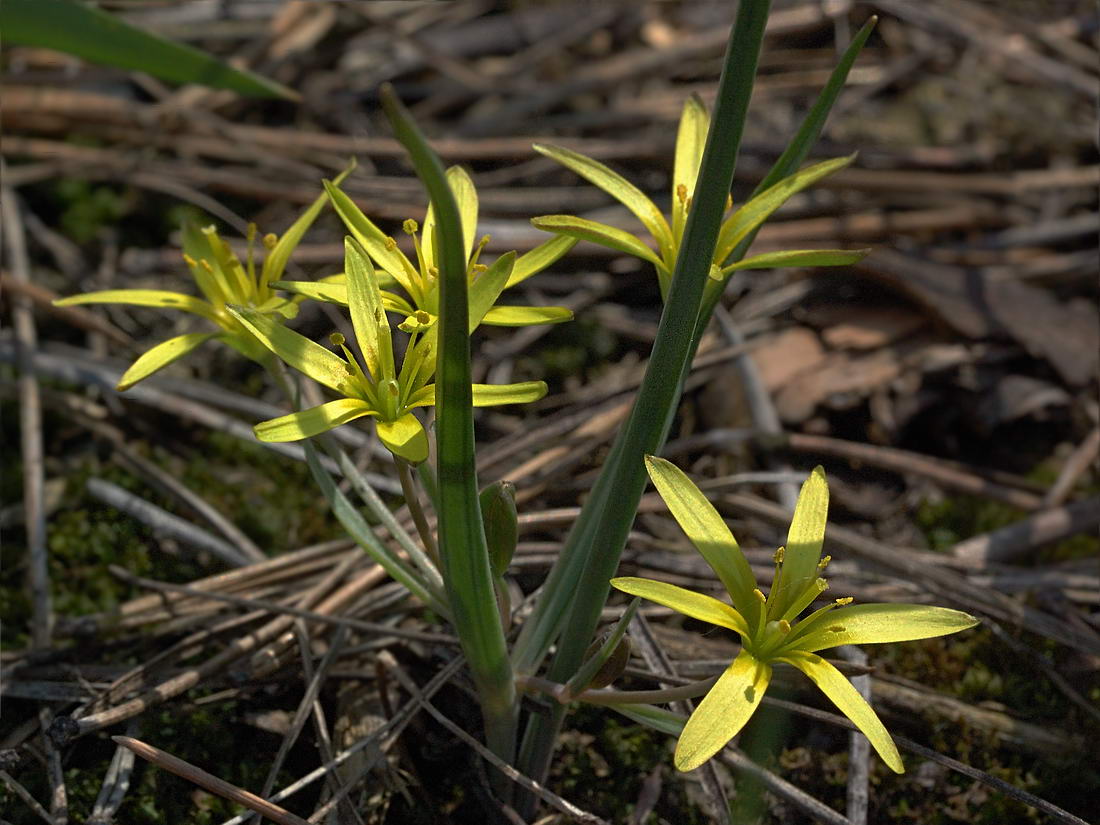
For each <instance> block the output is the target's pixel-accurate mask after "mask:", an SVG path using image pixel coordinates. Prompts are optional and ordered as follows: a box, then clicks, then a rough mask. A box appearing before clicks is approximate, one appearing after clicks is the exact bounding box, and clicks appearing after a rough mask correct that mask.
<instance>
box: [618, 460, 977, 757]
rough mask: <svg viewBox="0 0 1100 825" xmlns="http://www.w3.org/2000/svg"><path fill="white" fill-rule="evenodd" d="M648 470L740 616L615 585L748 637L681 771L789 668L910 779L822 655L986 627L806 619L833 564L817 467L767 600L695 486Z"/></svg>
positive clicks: (854, 613)
mask: <svg viewBox="0 0 1100 825" xmlns="http://www.w3.org/2000/svg"><path fill="white" fill-rule="evenodd" d="M646 466H647V468H648V470H649V476H650V478H651V479H652V480H653V483H654V485H655V486H656V487H657V490H658V491H659V492H660V494H661V497H662V498H663V499H664V500H665V503H666V504H667V505H668V508H669V510H671V512H672V515H673V517H675V519H676V521H677V522H679V524H680V526H681V527H682V528H683V530H684V532H685V533H687V536H688V538H689V539H691V542H692V544H694V545H695V547H696V549H698V550H699V552H700V553H701V554H702V556H703V558H704V559H706V561H707V563H708V564H709V565H710V566H711V568H712V569H713V570H714V572H715V573H716V574H717V576H718V578H719V579H720V580H721V582H722V584H723V585H724V586H725V588H726V591H727V592H728V593H729V596H730V601H731V603H732V607H731V606H730V605H728V604H726V603H725V602H722V601H719V600H718V599H715V598H712V597H710V596H706V595H704V594H702V593H694V592H692V591H690V590H685V589H683V588H681V587H676V586H675V585H671V584H667V583H665V582H659V581H652V580H650V579H639V578H632V577H624V578H617V579H612V580H611V584H612V585H614V586H615V587H616V588H618V589H619V590H622V591H623V592H625V593H629V594H631V595H633V596H642V597H644V598H647V599H650V600H652V601H655V602H657V603H659V604H663V605H665V606H666V607H671V608H673V609H674V610H678V611H680V612H681V613H683V614H685V615H687V616H690V617H692V618H694V619H699V620H701V621H704V622H710V623H711V624H715V625H718V626H719V627H725V628H728V629H730V630H732V631H733V632H735V633H737V634H738V635H739V636H740V637H741V652H740V653H739V654H738V655H737V657H736V658H735V659H734V660H733V662H732V663H731V664H730V666H729V667H728V668H726V670H725V672H724V673H723V674H722V675H721V677H719V679H718V681H717V682H716V683H715V685H714V687H712V688H711V690H710V692H709V693H708V694H707V695H706V696H705V697H704V698H703V700H702V701H701V702H700V703H699V706H698V707H697V708H696V709H695V712H694V713H692V715H691V717H690V718H689V719H688V721H687V724H686V725H685V726H684V729H683V732H682V733H681V734H680V740H679V742H678V743H677V745H676V755H675V762H676V767H677V768H679V769H680V770H682V771H689V770H692V769H694V768H697V767H699V766H700V765H702V764H703V763H704V762H706V761H707V760H708V759H710V758H711V757H712V756H713V755H714V754H715V753H717V752H718V751H720V750H721V749H722V748H723V747H724V746H725V745H726V743H728V742H729V741H730V739H732V738H733V737H734V736H735V735H736V734H737V733H738V731H740V730H741V728H742V727H743V726H744V725H745V723H746V722H748V720H749V718H750V717H751V716H752V714H753V712H754V711H755V710H756V708H757V706H758V705H759V704H760V700H761V699H762V698H763V696H764V691H765V690H766V689H767V687H768V683H769V681H770V680H771V675H772V665H773V664H774V663H777V662H782V663H785V664H788V665H792V666H793V667H795V668H797V669H798V670H801V671H802V672H803V673H804V674H806V675H807V676H808V677H809V678H810V680H811V681H812V682H813V683H814V684H816V685H817V686H818V687H819V688H820V689H821V690H822V692H824V693H825V695H826V696H828V697H829V699H831V700H832V702H833V703H834V704H835V705H836V706H837V708H839V709H840V711H841V712H842V713H843V714H844V715H845V716H847V717H848V718H849V719H851V720H852V722H853V723H855V725H856V727H857V728H859V729H860V730H861V731H862V732H863V733H864V735H866V736H867V738H868V739H869V740H870V741H871V744H872V745H873V746H874V748H875V750H876V751H877V752H878V754H879V756H881V757H882V759H883V761H884V762H885V763H886V764H887V765H888V766H889V767H890V769H891V770H893V771H896V772H897V773H902V772H903V771H904V767H903V766H902V762H901V755H900V754H899V753H898V749H897V746H895V745H894V740H893V739H891V738H890V734H889V733H888V732H887V731H886V728H885V727H884V726H883V724H882V722H881V721H880V720H879V718H878V716H877V715H876V714H875V712H874V710H872V709H871V706H870V705H869V704H867V702H866V701H865V700H864V699H863V697H862V696H860V695H859V693H858V692H857V691H856V689H855V688H854V687H853V686H852V684H851V682H849V681H848V680H847V679H846V678H845V677H844V675H843V674H842V673H841V672H840V671H839V670H837V669H836V668H835V667H833V666H832V665H831V664H829V663H828V662H827V661H825V660H824V659H823V658H821V657H820V656H818V655H817V654H818V652H819V651H822V650H827V649H829V648H832V647H837V646H838V645H845V644H875V643H882V642H904V641H909V640H912V639H927V638H931V637H933V636H944V635H946V634H948V633H957V632H958V631H960V630H965V629H967V628H969V627H973V626H974V625H976V624H977V623H978V620H977V619H975V618H974V617H973V616H971V615H969V614H967V613H963V612H961V611H958V610H950V609H948V608H944V607H925V606H923V605H915V604H861V605H853V606H849V605H850V603H851V602H852V599H851V598H843V599H837V600H836V601H834V602H832V603H830V604H827V605H825V606H824V607H821V608H819V609H818V610H815V611H814V612H812V613H810V614H809V615H808V616H806V617H804V618H802V619H799V618H798V616H799V615H800V614H801V613H802V612H803V611H804V610H806V609H807V608H808V607H809V606H810V605H811V604H812V603H813V602H814V601H815V600H816V599H817V598H818V596H820V595H821V593H822V592H823V591H824V590H825V589H826V588H827V587H828V584H827V582H826V581H825V579H824V578H822V577H821V573H822V572H824V570H825V567H826V565H827V564H828V563H829V557H828V556H826V557H825V558H824V559H823V558H822V557H821V547H822V543H823V541H824V538H825V519H826V512H827V510H828V507H829V488H828V485H827V484H826V482H825V472H824V470H822V468H821V467H817V468H816V469H815V470H814V471H813V473H812V474H811V475H810V477H809V479H807V480H806V483H805V484H803V485H802V491H801V493H800V494H799V497H798V503H797V505H796V506H795V511H794V517H793V519H792V521H791V528H790V532H789V533H788V535H787V544H786V546H785V547H781V548H780V549H779V550H778V551H776V555H775V563H776V570H775V579H774V581H773V582H772V587H771V590H770V592H769V593H768V595H767V596H765V595H764V593H763V592H762V591H761V590H760V588H759V587H758V586H757V583H756V578H755V576H754V575H753V573H752V569H751V568H750V567H749V563H748V560H747V559H746V558H745V556H744V554H742V552H741V550H740V548H739V547H738V546H737V541H736V540H735V539H734V538H733V535H732V534H731V533H730V531H729V528H728V527H726V524H725V522H724V521H723V520H722V517H721V516H720V515H719V514H718V512H717V511H716V510H715V509H714V507H713V506H712V505H711V503H710V502H709V501H707V499H706V497H705V496H703V494H702V493H701V492H699V489H698V488H697V487H696V486H695V485H694V484H692V483H691V481H690V479H688V477H687V476H686V475H684V473H683V472H681V471H680V470H679V469H678V468H677V467H675V466H674V465H673V464H671V463H669V462H668V461H665V460H664V459H660V458H654V457H652V456H648V457H647V458H646Z"/></svg>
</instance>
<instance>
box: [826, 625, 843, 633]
mask: <svg viewBox="0 0 1100 825" xmlns="http://www.w3.org/2000/svg"><path fill="white" fill-rule="evenodd" d="M825 629H826V630H828V631H829V632H830V633H843V632H844V625H842V624H833V625H829V626H828V627H827V628H825Z"/></svg>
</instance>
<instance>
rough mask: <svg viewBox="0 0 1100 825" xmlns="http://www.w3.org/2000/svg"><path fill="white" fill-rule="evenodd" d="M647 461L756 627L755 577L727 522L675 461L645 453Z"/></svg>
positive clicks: (681, 519)
mask: <svg viewBox="0 0 1100 825" xmlns="http://www.w3.org/2000/svg"><path fill="white" fill-rule="evenodd" d="M645 464H646V469H647V470H648V471H649V477H650V478H651V479H652V480H653V485H654V486H655V487H656V488H657V492H659V493H660V494H661V498H662V499H664V502H665V504H666V505H668V509H669V512H671V513H672V516H673V518H675V519H676V522H677V523H678V524H679V525H680V527H681V528H683V531H684V532H685V533H686V534H687V537H688V538H689V539H690V540H691V543H692V544H694V545H695V547H696V549H697V550H698V551H699V553H700V554H701V555H702V556H703V558H704V559H706V561H707V564H709V565H710V567H711V569H712V570H713V571H714V572H715V574H717V576H718V578H719V580H720V581H721V582H722V584H723V586H724V587H725V588H726V590H727V592H729V594H730V600H731V601H732V602H733V606H734V608H735V609H736V610H737V612H738V613H740V614H741V615H742V616H744V617H745V619H746V620H747V621H748V623H749V625H750V626H754V627H755V625H756V619H757V617H758V616H759V615H760V602H759V601H757V598H756V596H755V595H753V592H752V591H753V590H754V589H755V588H756V577H755V576H753V574H752V568H750V567H749V563H748V560H746V559H745V556H744V554H743V553H742V552H741V549H740V548H739V547H738V546H737V540H736V539H735V538H734V537H733V533H731V532H730V529H729V528H728V527H727V526H726V523H725V521H723V520H722V517H721V516H720V515H719V514H718V511H717V510H715V509H714V505H713V504H711V503H710V502H709V501H708V500H707V498H706V496H704V495H703V494H702V493H701V492H700V491H699V488H698V487H696V486H695V485H694V484H692V483H691V479H689V478H688V477H687V476H686V475H685V474H684V472H683V471H682V470H681V469H680V468H679V467H677V466H676V465H675V464H673V463H672V462H670V461H666V460H665V459H663V458H657V457H655V456H646V458H645Z"/></svg>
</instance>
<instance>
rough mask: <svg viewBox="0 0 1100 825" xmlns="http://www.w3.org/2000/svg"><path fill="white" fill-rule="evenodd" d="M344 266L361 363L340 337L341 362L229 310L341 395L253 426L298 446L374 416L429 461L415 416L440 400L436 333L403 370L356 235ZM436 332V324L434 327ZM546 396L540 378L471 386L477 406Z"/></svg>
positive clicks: (420, 341)
mask: <svg viewBox="0 0 1100 825" xmlns="http://www.w3.org/2000/svg"><path fill="white" fill-rule="evenodd" d="M344 268H345V272H346V275H347V284H346V290H347V299H348V306H349V308H350V310H351V325H352V328H353V329H354V330H355V338H356V340H357V341H358V343H359V348H360V350H361V352H362V353H363V364H360V363H359V360H358V359H357V358H356V357H355V355H354V354H353V353H352V352H351V350H350V349H349V348H348V347H347V345H346V343H345V341H344V337H343V336H342V335H334V336H332V339H331V340H332V343H333V344H334V345H336V346H337V347H339V348H340V350H341V352H342V353H343V357H341V356H339V355H337V354H335V353H333V352H330V351H329V350H327V349H325V348H324V347H322V346H321V345H320V344H316V343H314V342H313V341H311V340H309V339H308V338H306V337H305V336H303V335H299V334H298V333H297V332H294V331H292V330H290V329H288V328H287V327H286V326H284V325H283V324H281V323H279V322H278V321H277V320H275V319H274V318H272V317H271V315H270V314H265V313H263V312H260V311H259V310H257V309H248V308H244V307H229V308H228V311H229V313H230V314H231V315H232V316H233V317H234V318H235V319H236V320H237V321H239V322H240V323H241V324H242V326H243V327H244V328H246V329H247V330H248V332H249V333H250V334H251V335H253V336H254V337H255V339H256V340H258V341H259V342H260V343H262V344H263V345H264V346H265V347H267V348H268V349H269V350H271V352H273V353H274V354H275V355H277V356H279V357H280V358H282V359H283V360H284V361H285V362H286V363H287V364H289V365H290V366H292V367H294V368H295V369H297V370H299V371H300V372H303V373H305V374H306V375H308V376H309V377H310V378H312V379H314V380H315V381H317V382H318V383H320V384H323V385H325V386H326V387H328V388H330V389H332V390H335V391H336V392H337V393H339V394H340V395H341V396H343V397H342V398H339V399H337V400H336V401H329V402H327V403H325V404H321V405H319V406H317V407H313V408H311V409H308V410H303V411H301V412H295V413H290V414H289V415H284V416H280V417H279V418H273V419H271V420H269V421H263V422H261V423H259V424H257V425H256V426H255V427H254V431H255V433H256V437H257V438H258V439H260V440H261V441H297V440H298V439H302V438H309V437H310V436H314V435H318V434H319V433H323V432H325V431H327V430H331V429H332V428H333V427H338V426H340V425H341V424H346V423H347V422H349V421H354V420H355V419H357V418H362V417H364V416H370V417H371V418H374V419H375V422H376V424H377V427H378V437H379V439H381V441H382V443H383V444H384V445H385V446H386V447H387V448H388V449H389V450H390V452H392V453H393V454H394V455H396V456H400V457H401V458H403V459H405V460H406V461H409V462H412V463H414V464H416V463H419V462H421V461H423V460H424V459H425V458H427V457H428V437H427V434H426V433H425V432H424V428H423V426H422V425H421V424H420V422H419V421H418V420H417V418H416V416H415V415H414V414H413V413H412V412H411V411H412V410H413V409H415V408H416V407H423V406H427V405H431V404H434V403H435V384H431V383H428V382H429V381H430V380H431V378H432V376H433V375H434V374H435V352H434V348H435V345H434V336H427V335H425V336H421V335H420V333H419V331H418V330H413V332H412V337H411V338H410V340H409V344H408V347H407V348H406V350H405V356H404V359H403V361H402V363H401V369H400V371H398V370H397V368H396V365H395V362H394V353H393V338H392V332H391V330H390V326H389V321H388V319H387V318H386V309H387V308H388V307H387V306H386V304H385V302H384V300H383V297H382V292H381V290H380V289H379V286H378V274H377V272H376V271H375V269H374V266H373V264H372V263H371V260H370V258H369V257H368V256H367V254H366V252H364V251H363V249H362V247H360V246H359V244H358V242H357V241H356V240H355V239H353V238H345V242H344ZM432 329H433V330H434V327H433V328H432ZM545 394H546V384H544V383H543V382H542V381H528V382H525V383H520V384H499V385H497V384H474V385H473V403H474V406H475V407H484V406H490V405H497V404H515V403H524V402H528V401H537V400H538V399H540V398H542V397H543V396H544V395H545Z"/></svg>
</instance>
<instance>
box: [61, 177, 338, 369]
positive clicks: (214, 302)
mask: <svg viewBox="0 0 1100 825" xmlns="http://www.w3.org/2000/svg"><path fill="white" fill-rule="evenodd" d="M350 171H351V169H348V170H347V171H346V172H344V173H343V174H342V175H341V176H340V178H338V179H339V180H342V179H343V177H344V176H345V175H347V173H348V172H350ZM325 200H326V197H325V196H324V195H321V196H320V197H318V198H317V199H316V200H315V201H314V202H313V203H312V204H311V205H310V206H309V208H308V209H306V210H305V211H304V212H303V213H302V214H301V215H300V216H299V217H298V219H297V220H296V221H295V222H294V223H293V224H292V225H291V227H290V228H289V229H288V230H287V231H286V233H284V234H283V236H282V237H281V238H278V237H276V236H275V235H273V234H269V235H265V236H264V237H263V241H262V242H263V245H264V247H265V248H266V249H267V255H266V257H265V258H264V262H263V265H262V266H261V267H260V268H259V271H257V267H256V265H255V262H254V260H253V253H252V250H253V246H254V243H255V240H256V227H255V225H254V224H249V227H248V255H247V258H246V263H245V264H244V265H242V264H241V261H240V259H238V258H237V256H236V254H235V253H234V252H233V250H232V249H230V247H229V244H227V243H226V242H225V241H224V240H223V239H222V238H221V237H220V236H219V235H218V232H217V230H216V229H215V228H214V227H213V226H206V227H203V228H201V229H200V228H198V227H196V226H195V225H194V224H192V223H190V222H188V223H185V224H184V226H183V252H184V254H183V259H184V261H185V262H186V263H187V266H188V268H189V269H190V271H191V276H192V277H193V278H194V279H195V284H196V285H197V286H198V288H199V292H201V293H202V295H203V296H204V298H205V300H204V299H203V298H196V297H195V296H193V295H187V294H185V293H182V292H171V291H168V290H161V289H108V290H102V291H100V292H86V293H84V294H82V295H72V296H70V297H68V298H61V299H59V300H57V301H54V304H56V305H57V306H72V305H74V304H129V305H130V306H146V307H164V308H167V309H178V310H181V311H183V312H190V313H192V314H194V315H199V316H201V317H203V318H205V319H206V320H207V321H210V322H211V323H212V324H213V325H214V326H216V327H217V328H218V329H217V331H216V332H191V333H187V334H186V335H178V336H176V337H175V338H169V339H168V340H167V341H162V342H161V343H159V344H157V345H156V346H154V347H152V348H151V349H149V350H148V351H147V352H145V353H143V354H142V355H141V356H140V357H139V358H138V359H137V360H136V361H135V362H134V363H133V364H131V365H130V367H129V368H128V369H127V370H126V372H125V373H123V375H122V378H121V379H120V380H119V382H118V389H119V391H122V390H126V389H129V388H130V387H132V386H133V385H134V384H136V383H137V382H138V381H141V380H142V379H145V378H148V377H149V376H150V375H152V374H153V373H154V372H156V371H157V370H160V369H163V368H164V367H166V366H168V365H169V364H171V363H172V362H173V361H176V360H178V359H180V358H182V357H184V356H185V355H187V354H188V353H190V352H191V351H192V350H194V349H195V348H197V347H199V346H200V345H202V344H204V343H205V342H206V341H209V340H211V339H212V338H216V339H218V340H220V341H223V342H224V343H226V344H229V345H230V346H231V347H233V348H234V349H236V350H237V351H238V352H240V353H241V354H242V355H244V356H246V357H248V358H251V359H252V360H254V361H262V359H263V358H265V357H266V350H265V348H264V347H262V346H261V345H260V344H259V342H258V341H257V340H256V339H255V338H254V337H253V336H252V334H251V333H250V332H249V331H248V330H247V329H246V328H245V327H243V326H241V324H240V323H239V322H238V321H237V319H236V318H235V317H234V316H233V315H232V313H230V312H229V311H228V309H227V306H228V305H234V306H239V307H248V308H249V309H251V310H253V311H255V312H257V313H259V314H261V315H268V316H274V317H277V318H281V319H282V318H293V317H294V316H295V315H297V313H298V300H300V299H295V300H287V299H286V298H284V297H282V296H281V295H279V294H278V293H276V292H275V291H274V290H273V289H272V287H271V285H272V282H273V281H277V280H278V279H279V277H280V276H281V275H282V274H283V270H284V269H286V265H287V262H288V261H289V260H290V255H291V253H292V252H293V251H294V249H295V248H296V247H297V246H298V243H299V242H300V241H301V240H302V236H303V235H304V234H305V232H306V230H307V229H309V227H310V225H311V224H312V223H313V221H314V220H316V218H317V216H318V215H319V214H320V212H321V209H323V208H324V205H325Z"/></svg>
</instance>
